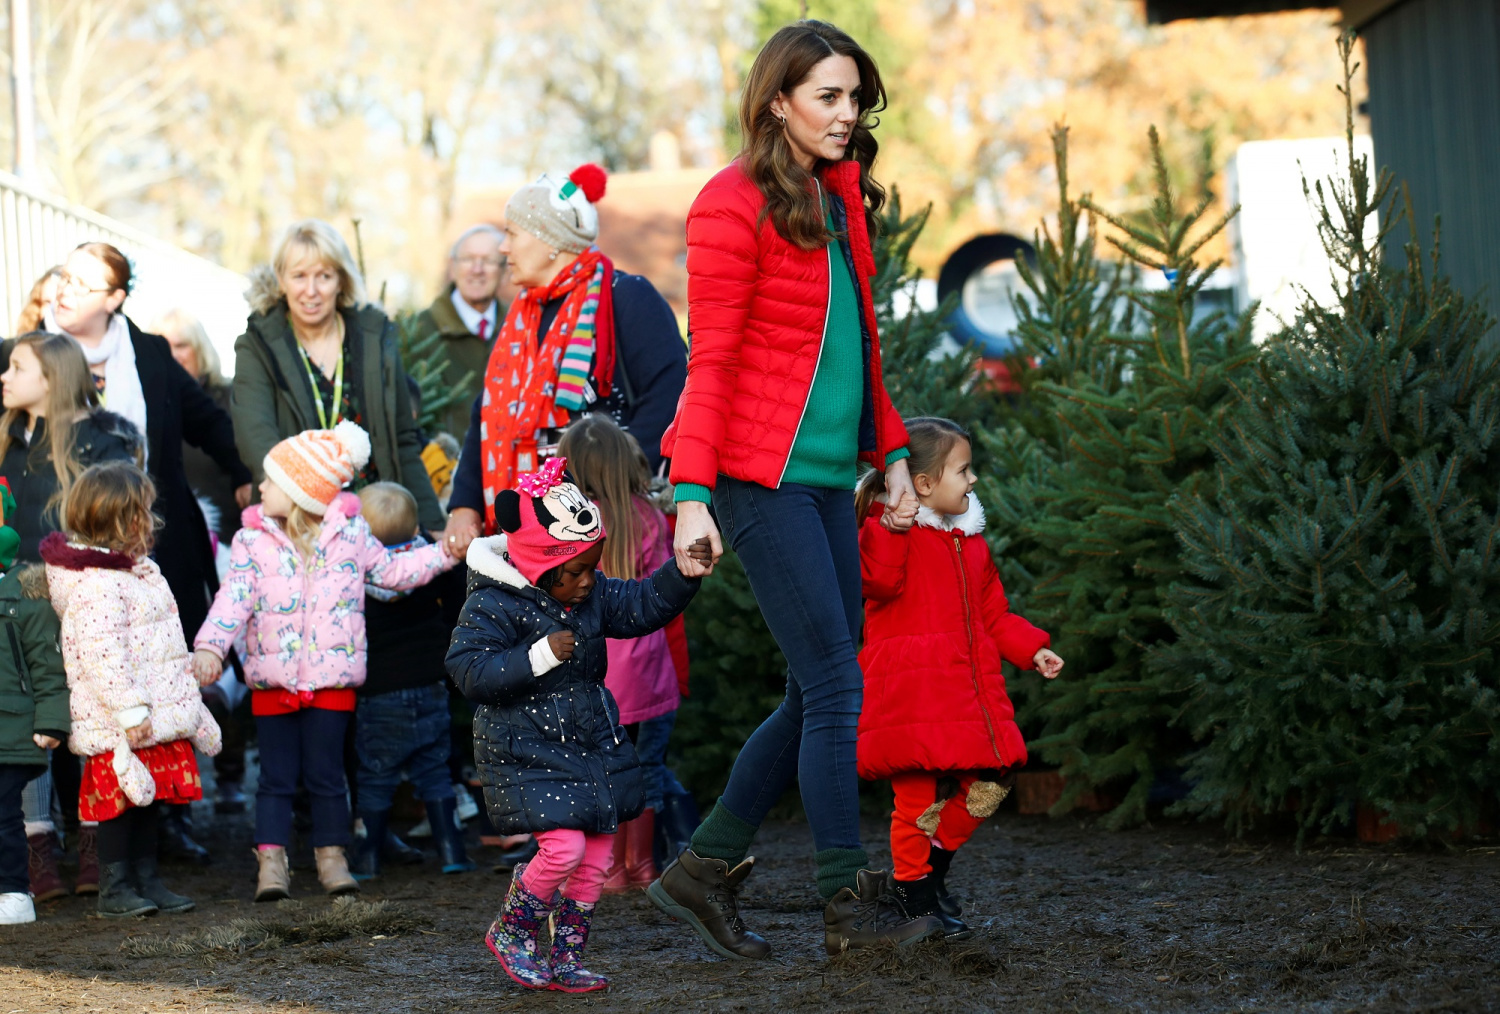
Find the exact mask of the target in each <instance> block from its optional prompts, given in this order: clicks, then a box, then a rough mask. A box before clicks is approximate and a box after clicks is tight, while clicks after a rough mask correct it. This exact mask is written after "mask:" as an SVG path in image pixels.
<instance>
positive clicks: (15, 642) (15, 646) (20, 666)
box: [5, 620, 31, 694]
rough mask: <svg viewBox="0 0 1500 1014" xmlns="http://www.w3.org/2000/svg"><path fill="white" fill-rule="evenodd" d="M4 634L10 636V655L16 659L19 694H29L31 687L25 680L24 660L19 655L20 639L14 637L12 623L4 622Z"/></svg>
mask: <svg viewBox="0 0 1500 1014" xmlns="http://www.w3.org/2000/svg"><path fill="white" fill-rule="evenodd" d="M5 632H6V634H8V635H9V636H10V653H11V654H12V655H14V656H15V658H16V675H17V676H18V677H20V680H21V692H22V693H23V694H29V693H31V685H30V684H29V683H28V682H27V680H26V660H25V658H24V657H22V655H21V639H20V638H19V637H17V636H16V625H15V623H14V622H13V621H9V620H7V621H6V624H5Z"/></svg>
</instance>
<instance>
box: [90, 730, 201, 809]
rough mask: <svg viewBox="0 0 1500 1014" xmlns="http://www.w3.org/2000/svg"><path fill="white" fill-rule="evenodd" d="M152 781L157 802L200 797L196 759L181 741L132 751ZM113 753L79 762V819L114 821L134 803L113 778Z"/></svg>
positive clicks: (190, 800)
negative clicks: (81, 772) (81, 768)
mask: <svg viewBox="0 0 1500 1014" xmlns="http://www.w3.org/2000/svg"><path fill="white" fill-rule="evenodd" d="M135 755H136V756H137V757H139V758H140V759H141V763H143V764H145V765H146V769H147V770H148V771H150V772H151V777H152V778H153V779H154V780H155V781H156V801H157V802H158V803H191V802H195V801H196V800H199V799H202V798H203V782H202V780H200V779H199V777H198V758H197V757H196V756H195V755H194V754H193V744H192V743H190V742H189V741H188V740H185V739H174V740H173V741H172V742H170V743H158V744H157V745H156V746H143V747H141V748H140V749H139V750H137V751H136V752H135ZM114 758H115V752H114V751H113V750H110V751H108V752H107V753H100V754H95V755H94V756H92V757H90V758H89V759H88V760H86V761H84V763H83V779H82V781H80V782H79V785H78V819H79V820H114V819H115V818H116V817H118V816H119V815H120V814H122V813H124V812H125V811H126V810H128V809H130V807H132V806H134V805H135V804H134V803H132V802H131V801H130V800H128V799H126V798H125V793H124V791H122V790H121V788H120V780H119V779H118V778H117V777H115V766H114Z"/></svg>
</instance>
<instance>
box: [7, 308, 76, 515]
mask: <svg viewBox="0 0 1500 1014" xmlns="http://www.w3.org/2000/svg"><path fill="white" fill-rule="evenodd" d="M23 347H24V348H27V349H30V350H31V354H32V355H34V356H36V361H37V363H38V364H39V365H40V366H41V368H42V377H43V379H45V380H46V381H47V403H46V405H45V406H44V413H43V415H44V418H45V419H46V420H47V449H48V451H50V452H51V455H52V471H53V473H54V474H55V475H56V476H57V492H56V493H55V494H53V496H52V499H51V500H50V501H48V503H47V509H48V510H52V509H53V508H55V507H56V506H57V505H58V504H59V503H61V502H62V501H63V500H64V499H65V498H66V497H67V495H68V490H69V488H70V487H71V486H72V485H73V483H74V481H75V480H77V478H78V474H79V473H80V472H82V471H83V465H82V463H81V462H80V461H79V460H78V454H77V449H76V448H75V447H74V442H73V431H74V430H75V429H77V427H78V418H77V417H78V414H79V413H80V412H87V411H88V410H89V409H92V408H96V407H97V406H98V404H99V394H98V392H97V391H95V390H94V378H93V376H92V375H91V374H90V373H89V364H88V360H87V359H85V358H84V357H83V349H82V348H81V347H79V345H78V343H77V342H76V341H74V340H73V339H71V338H69V337H68V336H67V335H60V334H47V333H46V332H45V331H33V332H32V333H31V334H23V335H22V336H21V337H19V338H17V339H16V340H15V344H14V345H12V346H11V350H10V354H11V357H12V358H14V357H15V354H16V350H17V349H20V348H23ZM28 414H29V413H27V412H26V411H25V410H24V409H19V408H8V409H6V410H5V413H4V414H3V415H0V459H3V458H4V457H5V455H6V453H7V452H9V451H10V443H11V436H10V430H11V427H12V426H14V425H15V424H16V423H17V422H18V421H20V419H21V417H22V416H25V415H28ZM40 446H41V443H40V442H37V443H34V444H32V445H31V449H30V451H28V452H27V457H28V458H30V457H31V455H33V454H35V453H36V451H37V448H39V447H40Z"/></svg>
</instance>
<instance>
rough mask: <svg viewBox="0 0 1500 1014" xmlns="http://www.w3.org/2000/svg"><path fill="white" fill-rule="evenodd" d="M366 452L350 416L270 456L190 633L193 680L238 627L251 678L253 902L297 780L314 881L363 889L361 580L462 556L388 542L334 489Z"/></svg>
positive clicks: (397, 575)
mask: <svg viewBox="0 0 1500 1014" xmlns="http://www.w3.org/2000/svg"><path fill="white" fill-rule="evenodd" d="M369 459H370V439H369V437H368V436H367V435H366V434H365V431H364V430H362V429H360V428H359V427H358V426H356V425H355V424H354V423H352V422H347V421H345V422H340V423H338V424H337V425H336V426H334V428H333V429H331V430H308V431H306V432H304V433H299V434H297V435H296V436H294V437H288V438H287V439H286V440H283V441H281V443H279V444H277V445H276V446H275V447H273V448H271V452H270V453H269V454H267V455H266V458H265V462H264V468H265V473H266V478H265V481H264V482H262V483H261V484H260V495H261V502H260V504H259V505H258V506H255V507H250V508H248V509H247V510H246V511H245V514H244V527H242V528H241V529H240V530H239V531H238V532H236V533H235V535H234V542H233V543H232V545H231V548H230V563H229V573H228V574H227V575H225V578H224V582H223V583H222V584H221V585H220V586H219V592H218V594H217V595H216V596H215V597H214V604H213V607H212V608H211V609H210V610H209V613H208V619H206V620H205V621H204V623H203V626H202V627H201V628H199V630H198V636H197V637H196V638H195V639H194V646H195V647H196V648H197V653H196V658H195V661H194V665H195V666H196V667H197V670H198V678H199V679H202V680H212V679H217V678H218V675H219V673H220V671H221V670H222V668H223V660H224V656H225V655H227V654H228V653H229V649H230V647H231V646H232V645H233V644H234V642H235V639H236V638H237V637H238V636H239V634H240V633H241V631H243V632H244V634H245V644H246V649H245V655H244V660H245V683H246V685H247V686H249V687H250V693H251V696H250V710H251V713H252V714H254V715H255V727H256V732H257V734H258V736H259V738H260V785H259V788H258V789H257V791H256V803H255V840H256V843H257V852H256V854H257V858H258V860H259V863H260V873H259V879H258V881H257V884H256V891H255V900H256V901H273V900H276V899H279V898H285V897H288V896H289V893H290V873H289V872H288V868H287V857H286V846H287V844H288V843H289V842H290V840H291V832H292V797H293V795H294V794H295V793H296V791H297V786H298V783H299V782H300V783H301V784H303V785H305V786H306V787H307V792H308V795H309V796H311V797H312V825H313V826H312V844H313V853H314V855H315V856H316V857H317V864H318V881H319V882H320V883H321V884H322V885H323V889H324V890H325V891H327V892H328V893H329V894H343V893H348V892H353V891H358V890H359V884H358V882H357V881H355V879H354V877H353V876H352V875H351V874H350V872H349V864H348V857H347V856H346V854H345V848H346V847H347V846H348V845H349V843H350V834H349V799H348V795H347V785H346V782H345V779H344V734H345V731H346V730H347V728H348V725H349V720H350V719H351V717H352V716H353V713H354V707H355V693H354V691H355V688H356V687H359V686H360V685H361V684H363V683H364V681H365V650H366V640H365V585H366V584H369V585H373V586H375V587H379V588H386V589H389V590H391V591H408V590H410V589H412V588H416V587H418V586H420V585H424V584H426V583H427V582H429V581H431V580H432V579H433V578H435V577H437V576H438V575H439V574H441V573H443V572H444V571H446V570H449V569H451V568H452V567H453V566H454V565H455V564H456V563H457V562H458V561H457V560H455V559H453V558H452V557H450V556H449V555H448V553H447V550H446V549H445V548H444V546H442V545H435V546H423V547H422V548H420V549H413V550H412V551H411V552H407V553H393V552H391V551H390V550H389V549H387V548H386V547H385V546H384V545H383V544H382V543H381V542H380V540H379V539H377V538H375V536H374V534H372V533H371V531H370V526H369V524H367V523H366V522H365V519H364V518H362V517H360V503H359V497H357V496H353V495H352V494H349V493H344V492H341V490H342V489H343V487H344V486H346V485H348V484H349V483H350V482H351V481H353V479H354V476H355V475H357V474H358V473H359V471H360V469H362V468H363V467H364V466H365V463H366V462H368V461H369Z"/></svg>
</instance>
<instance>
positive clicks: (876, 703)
mask: <svg viewBox="0 0 1500 1014" xmlns="http://www.w3.org/2000/svg"><path fill="white" fill-rule="evenodd" d="M878 519H879V512H878V510H877V511H872V512H871V515H870V517H869V518H868V519H867V520H866V521H865V524H864V527H863V528H862V529H861V530H860V533H859V557H860V573H861V577H862V579H863V584H864V595H865V646H864V650H862V651H861V652H860V653H859V664H860V668H861V669H862V670H864V674H865V702H864V710H863V711H862V712H861V713H860V716H859V753H858V758H859V774H860V777H861V778H872V779H873V778H889V777H890V776H891V775H892V774H896V773H899V772H904V771H970V770H974V769H979V768H1006V767H1012V766H1015V765H1018V764H1024V763H1025V762H1026V743H1025V741H1024V740H1022V739H1021V730H1020V729H1018V728H1017V727H1016V721H1015V715H1016V712H1015V708H1014V707H1012V706H1011V703H1010V698H1009V697H1007V696H1006V693H1005V677H1004V676H1003V675H1002V674H1001V672H1000V660H1001V659H1002V658H1003V659H1005V661H1007V662H1010V663H1011V664H1013V665H1016V666H1019V667H1020V668H1022V669H1032V668H1035V666H1034V664H1033V663H1032V659H1033V658H1034V657H1035V655H1036V653H1037V652H1038V651H1040V650H1041V649H1042V648H1046V647H1050V646H1051V638H1049V637H1048V636H1047V634H1046V633H1044V632H1043V631H1041V630H1038V629H1037V628H1036V627H1033V626H1032V625H1031V624H1030V623H1027V622H1026V621H1025V620H1023V619H1022V618H1021V617H1019V616H1017V615H1016V614H1015V613H1012V612H1011V611H1010V605H1009V603H1007V602H1006V600H1005V589H1004V588H1002V587H1001V586H1000V573H999V571H997V570H996V569H995V561H994V560H993V559H992V558H991V557H990V549H989V546H988V545H986V544H985V541H984V537H983V536H982V535H981V534H980V533H981V532H982V531H984V508H983V507H981V506H980V504H979V498H978V497H976V496H974V495H973V494H972V493H971V494H970V495H969V509H968V510H967V511H966V512H965V513H964V514H962V515H960V516H958V517H956V518H949V517H947V516H945V515H939V514H937V513H935V512H933V511H931V510H929V509H927V508H925V507H924V508H922V509H921V511H920V512H919V513H918V515H917V526H916V527H915V528H913V529H911V531H909V532H906V533H905V534H895V533H892V532H888V531H886V530H885V529H884V528H882V527H881V525H880V522H879V520H878Z"/></svg>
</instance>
